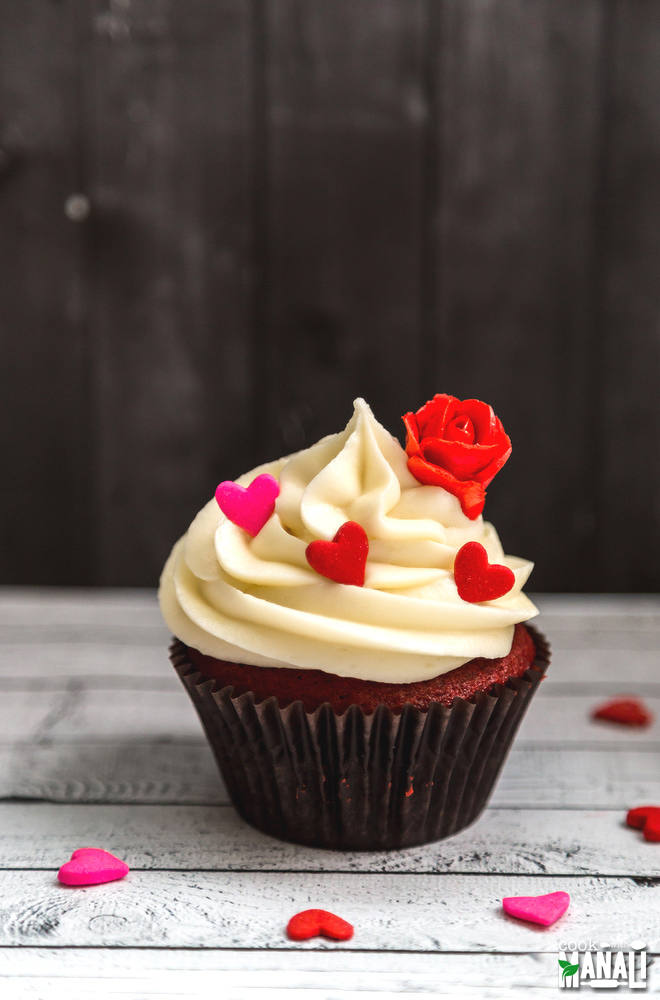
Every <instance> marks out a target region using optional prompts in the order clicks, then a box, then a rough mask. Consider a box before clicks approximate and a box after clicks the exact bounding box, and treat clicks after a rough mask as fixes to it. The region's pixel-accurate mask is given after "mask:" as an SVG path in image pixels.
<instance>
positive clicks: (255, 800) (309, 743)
mask: <svg viewBox="0 0 660 1000" xmlns="http://www.w3.org/2000/svg"><path fill="white" fill-rule="evenodd" d="M527 628H528V630H529V632H530V634H531V635H532V638H533V640H534V643H535V645H536V659H535V661H534V664H533V665H532V666H531V667H529V668H528V669H527V670H526V671H525V673H524V674H522V675H521V676H520V677H517V678H512V679H510V680H508V681H507V682H506V683H504V684H497V685H494V686H493V687H492V688H491V689H490V690H489V691H488V692H484V693H480V694H477V695H474V696H472V697H471V698H469V699H463V698H456V699H455V700H454V701H453V702H452V704H451V706H449V707H447V706H445V705H440V704H435V705H432V706H431V708H429V709H428V710H426V711H420V710H419V709H416V708H413V707H412V706H411V705H406V706H405V707H404V708H403V710H402V711H401V712H398V713H393V712H392V711H391V710H390V709H389V708H386V707H385V706H384V705H381V706H379V707H378V708H377V709H376V711H375V712H373V713H371V714H366V713H365V712H363V711H362V709H360V708H359V707H358V706H357V705H352V706H350V707H349V708H348V709H347V710H346V711H345V712H343V713H342V714H341V715H338V714H336V713H335V712H334V711H333V710H332V708H331V707H330V706H329V705H328V704H324V705H321V706H319V708H317V709H316V710H315V711H314V712H306V711H305V710H304V708H303V706H302V703H301V702H293V703H292V704H289V705H287V706H286V707H285V708H280V707H279V704H278V702H277V699H276V698H275V697H272V698H267V699H265V700H263V701H260V702H257V701H255V697H254V694H253V693H252V692H246V693H244V694H241V695H239V696H237V697H234V696H233V690H234V689H233V688H232V687H222V686H221V685H220V683H219V682H218V681H216V680H213V679H207V678H205V676H204V675H203V674H201V673H200V672H199V671H198V670H197V668H196V667H194V666H193V665H192V663H191V662H190V659H189V657H188V652H187V648H186V646H185V645H184V644H183V643H182V642H180V641H179V640H178V639H175V640H174V641H173V643H172V646H171V648H170V658H171V660H172V663H173V664H174V667H175V668H176V670H177V673H178V674H179V677H180V678H181V680H182V682H183V684H184V686H185V688H186V690H187V691H188V694H189V695H190V697H191V699H192V701H193V704H194V705H195V708H196V709H197V713H198V715H199V718H200V720H201V722H202V725H203V727H204V730H205V732H206V735H207V737H208V740H209V743H210V745H211V749H212V750H213V753H214V755H215V758H216V760H217V762H218V766H219V768H220V771H221V773H222V776H223V778H224V780H225V784H226V786H227V790H228V792H229V795H230V797H231V799H232V802H233V803H234V805H235V807H236V809H237V810H238V812H239V813H240V814H241V816H242V817H243V818H244V819H245V820H247V822H248V823H251V824H252V825H253V826H255V827H257V828H258V829H259V830H262V831H263V832H264V833H268V834H271V835H272V836H274V837H279V838H280V839H282V840H290V841H294V842H295V843H299V844H307V845H310V846H313V847H327V848H336V849H341V850H386V849H391V848H403V847H412V846H413V845H415V844H423V843H427V842H429V841H433V840H440V839H441V838H443V837H448V836H450V835H451V834H453V833H457V832H458V831H459V830H462V829H464V827H466V826H468V825H469V824H470V823H472V822H473V821H474V820H475V819H476V818H477V816H478V815H479V813H480V812H481V811H482V810H483V808H484V807H485V805H486V803H487V801H488V798H489V796H490V793H491V791H492V789H493V786H494V784H495V781H496V780H497V777H498V775H499V773H500V770H501V768H502V765H503V763H504V761H505V759H506V756H507V754H508V752H509V748H510V746H511V743H512V741H513V737H514V736H515V733H516V731H517V729H518V726H519V725H520V722H521V719H522V717H523V715H524V713H525V711H526V709H527V706H528V705H529V702H530V700H531V698H532V695H533V694H534V691H535V690H536V688H537V687H538V684H539V682H540V681H541V678H542V677H543V676H544V674H545V671H546V669H547V667H548V664H549V660H550V648H549V645H548V643H547V641H546V639H545V638H544V637H543V636H542V635H541V633H540V632H538V631H537V630H536V629H534V628H532V627H530V626H527Z"/></svg>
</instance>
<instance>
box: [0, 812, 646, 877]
mask: <svg viewBox="0 0 660 1000" xmlns="http://www.w3.org/2000/svg"><path fill="white" fill-rule="evenodd" d="M624 816H625V813H624V811H619V810H616V809H607V810H601V811H597V810H589V809H582V810H570V809H534V808H521V809H502V808H496V807H494V808H490V809H488V810H487V811H486V813H485V814H484V816H483V817H482V818H481V819H480V820H479V821H478V823H476V824H475V825H474V826H472V827H470V828H469V829H468V830H465V831H463V832H462V833H459V834H456V835H455V836H454V837H451V838H450V839H449V840H445V841H440V842H439V843H436V844H431V845H424V846H422V847H416V848H410V849H408V850H405V851H388V852H368V853H366V854H365V853H364V852H361V851H358V852H351V851H348V852H344V851H342V852H337V851H320V850H316V849H314V848H306V847H302V846H300V845H292V844H285V843H283V842H282V841H279V840H276V839H274V838H273V837H267V836H266V835H265V834H262V833H260V832H259V831H258V830H254V829H253V828H252V827H250V826H248V825H247V824H246V823H245V822H244V821H243V820H241V819H240V817H239V816H238V815H237V813H236V812H235V811H234V810H233V809H228V808H223V807H222V806H193V805H167V806H162V805H156V806H138V805H134V806H132V807H131V808H130V809H127V808H126V806H122V805H110V806H106V805H69V804H57V805H55V804H51V803H38V802H23V803H20V804H19V803H0V869H31V870H37V869H51V870H55V869H57V868H59V866H60V865H61V864H63V859H64V860H66V859H67V858H68V856H69V854H70V852H71V850H72V849H73V845H75V844H77V843H83V842H84V843H85V844H103V845H105V847H106V849H107V850H109V851H112V852H113V854H116V855H117V856H118V857H121V858H123V859H124V860H125V861H126V863H127V864H128V865H130V867H131V869H132V870H134V871H138V870H147V871H149V870H165V869H167V870H169V871H275V872H276V871H289V872H291V871H319V872H365V873H366V872H370V871H380V872H393V873H399V874H401V873H411V872H412V873H414V872H417V873H424V872H429V873H430V872H438V873H443V872H449V873H451V874H454V875H456V874H480V873H484V872H486V873H500V874H501V873H510V874H514V875H546V874H551V875H552V876H565V877H574V876H579V875H626V876H631V875H634V876H637V877H645V878H660V853H659V852H658V848H657V847H656V845H655V844H652V843H649V842H648V841H645V840H644V839H643V837H642V835H641V834H640V833H638V832H637V831H633V830H630V829H629V828H628V827H627V826H626V825H625V823H624Z"/></svg>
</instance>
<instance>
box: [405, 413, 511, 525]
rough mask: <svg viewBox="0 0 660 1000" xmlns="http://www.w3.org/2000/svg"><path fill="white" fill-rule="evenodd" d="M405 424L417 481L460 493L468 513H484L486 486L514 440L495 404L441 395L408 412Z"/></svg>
mask: <svg viewBox="0 0 660 1000" xmlns="http://www.w3.org/2000/svg"><path fill="white" fill-rule="evenodd" d="M403 422H404V424H405V425H406V451H407V452H408V468H409V469H410V471H411V472H412V474H413V476H414V477H415V479H417V480H419V482H420V483H424V484H425V485H429V486H442V487H443V489H445V490H447V491H448V492H449V493H453V495H454V496H455V497H458V499H459V501H460V504H461V507H462V509H463V513H464V514H466V515H467V517H469V518H471V519H472V520H474V519H475V518H476V517H479V514H481V512H482V510H483V509H484V503H485V501H486V487H487V486H488V484H489V483H490V481H491V479H493V477H494V476H495V474H496V473H497V472H499V470H500V469H501V468H502V466H503V465H504V463H505V462H506V460H507V458H508V457H509V455H510V454H511V441H510V440H509V438H508V436H507V434H506V431H505V430H504V427H503V426H502V422H501V421H500V420H499V419H498V418H497V417H496V416H495V414H494V412H493V408H492V406H489V405H488V403H482V402H481V400H479V399H456V397H455V396H447V395H446V394H445V393H436V395H435V396H434V397H433V399H431V400H429V402H428V403H425V404H424V406H422V407H420V409H419V410H417V412H416V413H406V414H405V415H404V417H403Z"/></svg>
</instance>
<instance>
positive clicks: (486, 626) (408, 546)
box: [159, 399, 537, 683]
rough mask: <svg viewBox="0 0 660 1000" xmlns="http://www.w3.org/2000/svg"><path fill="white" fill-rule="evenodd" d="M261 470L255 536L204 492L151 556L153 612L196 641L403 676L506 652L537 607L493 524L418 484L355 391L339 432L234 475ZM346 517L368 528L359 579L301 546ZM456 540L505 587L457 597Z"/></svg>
mask: <svg viewBox="0 0 660 1000" xmlns="http://www.w3.org/2000/svg"><path fill="white" fill-rule="evenodd" d="M264 472H267V473H270V474H271V475H272V476H275V478H276V479H278V480H279V484H280V495H279V497H278V499H277V502H276V506H275V511H274V513H273V514H272V516H271V517H270V519H269V520H268V522H267V523H266V524H265V526H264V527H263V528H262V530H261V531H260V532H259V534H258V535H257V536H256V538H251V537H250V536H249V535H247V534H246V532H244V531H243V530H242V529H241V528H239V527H237V526H236V525H235V524H233V523H232V522H231V521H229V520H228V519H227V518H226V517H225V516H224V515H223V514H222V513H221V511H220V509H219V508H218V505H217V503H216V501H215V499H213V500H210V501H209V502H208V504H207V505H206V506H205V507H203V508H202V510H201V511H200V512H199V514H198V515H197V517H196V518H195V520H194V521H193V522H192V524H191V525H190V528H189V529H188V532H187V533H186V534H185V535H184V536H183V538H181V539H180V540H179V541H178V542H177V543H176V545H175V546H174V548H173V550H172V553H171V555H170V557H169V559H168V560H167V563H166V565H165V568H164V570H163V574H162V576H161V581H160V592H159V598H160V604H161V609H162V612H163V616H164V618H165V621H166V622H167V624H168V626H169V627H170V629H171V630H172V632H173V633H174V634H175V635H176V636H178V637H179V638H180V639H181V640H182V641H183V642H185V643H187V644H188V645H189V646H192V647H194V648H196V649H198V650H200V651H201V652H202V653H206V654H208V655H211V656H214V657H217V658H219V659H224V660H230V661H232V662H238V663H250V664H254V665H256V666H280V667H281V666H285V667H297V668H303V669H320V670H325V671H327V672H329V673H334V674H339V675H341V676H345V677H360V678H364V679H366V680H371V681H387V682H394V683H408V682H412V681H420V680H427V679H429V678H431V677H436V676H437V675H438V674H442V673H445V672H446V671H448V670H453V669H454V668H455V667H458V666H460V665H461V664H462V663H466V662H467V661H468V660H471V659H473V658H474V657H477V656H485V657H497V656H504V655H506V654H507V653H508V652H509V650H510V649H511V642H512V638H513V626H514V624H515V623H516V622H522V621H526V620H527V619H529V618H531V617H533V616H534V615H535V614H537V610H536V608H535V607H534V605H533V604H532V602H531V601H530V600H528V598H527V597H525V595H524V594H523V593H522V592H521V588H522V586H523V585H524V583H525V581H526V580H527V577H528V576H529V574H530V572H531V570H532V565H533V564H532V563H530V562H526V561H525V560H523V559H518V558H516V557H515V556H505V555H504V553H503V552H502V547H501V545H500V541H499V538H498V536H497V532H496V531H495V529H494V528H493V526H492V525H491V524H488V523H487V522H484V521H483V520H482V518H481V517H479V518H477V519H476V520H474V521H471V520H469V519H468V518H467V517H466V516H465V515H464V514H463V512H462V511H461V507H460V504H459V502H458V500H457V499H456V498H455V497H454V496H452V495H451V494H450V493H447V492H446V491H445V490H443V489H441V488H440V487H437V486H422V485H420V484H419V483H418V482H417V480H416V479H415V478H414V477H413V476H412V475H411V473H410V472H409V471H408V467H407V464H406V453H405V451H404V450H403V448H402V447H401V445H400V444H399V442H398V441H397V440H396V438H394V437H393V436H392V435H391V434H390V433H389V432H388V431H387V430H386V429H385V428H384V427H382V426H381V424H379V423H378V421H377V420H376V419H375V417H374V415H373V413H372V412H371V410H370V409H369V407H368V405H367V404H366V403H365V402H364V400H362V399H358V400H356V402H355V410H354V413H353V416H352V418H351V420H350V422H349V423H348V425H347V427H346V429H345V430H344V431H342V432H341V433H340V434H331V435H329V436H328V437H325V438H323V439H322V440H321V441H319V442H318V444H315V445H314V446H313V447H311V448H308V449H306V450H304V451H300V452H297V453H296V454H295V455H290V456H289V457H287V458H283V459H279V460H278V461H276V462H272V463H269V464H267V465H263V466H261V467H259V468H258V469H254V470H253V471H252V472H248V473H246V474H245V475H244V476H242V477H241V478H240V479H239V480H238V482H239V483H240V484H241V485H243V486H245V485H248V484H249V483H251V482H252V480H253V479H254V478H255V477H256V476H257V475H259V474H260V473H264ZM345 521H357V522H358V523H359V524H361V525H362V526H363V528H364V529H365V531H366V533H367V535H368V537H369V558H368V560H367V567H366V579H365V585H364V587H354V586H347V585H343V584H337V583H333V582H332V581H330V580H327V579H325V578H324V577H322V576H319V575H318V574H317V573H316V572H315V571H314V570H313V569H312V568H311V567H310V566H309V564H308V563H307V560H306V558H305V549H306V547H307V544H308V543H309V542H310V541H312V540H313V539H315V538H323V539H331V538H332V537H333V536H334V534H335V533H336V531H337V529H338V528H339V527H340V526H341V525H342V524H343V523H344V522H345ZM468 541H478V542H481V544H482V545H483V546H484V547H485V548H486V551H487V552H488V557H489V559H490V560H491V561H494V562H498V563H504V565H506V566H509V567H510V568H511V569H512V570H513V572H514V574H515V585H514V587H513V589H512V590H511V591H510V592H509V593H508V594H506V595H505V596H504V597H501V598H499V599H498V600H496V601H488V602H485V603H483V604H468V603H466V602H465V601H462V600H461V598H460V597H459V596H458V593H457V591H456V585H455V583H454V577H453V573H452V567H453V563H454V558H455V556H456V553H457V551H458V550H459V549H460V547H461V546H462V545H464V544H465V542H468Z"/></svg>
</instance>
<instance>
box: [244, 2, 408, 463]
mask: <svg viewBox="0 0 660 1000" xmlns="http://www.w3.org/2000/svg"><path fill="white" fill-rule="evenodd" d="M265 8H266V13H267V16H266V21H265V25H264V29H265V37H266V44H267V51H266V53H265V74H266V86H265V97H266V122H265V155H266V159H267V171H268V176H267V179H266V184H267V189H266V203H265V211H266V217H265V219H264V220H263V223H264V227H265V246H264V253H265V260H264V267H265V287H264V295H265V302H264V306H263V314H262V320H263V330H262V342H263V349H264V352H265V356H264V360H267V362H268V364H267V368H265V370H263V372H262V374H263V382H264V385H263V388H264V392H265V398H266V400H267V401H268V412H269V413H270V414H271V420H270V421H269V422H268V423H267V424H265V425H264V436H263V439H262V442H261V448H262V449H263V454H264V455H266V454H270V455H276V454H283V453H285V452H287V451H294V450H296V449H298V448H302V447H304V446H305V445H306V444H310V443H312V442H313V441H315V440H317V438H318V437H320V436H321V435H322V434H328V433H331V432H334V431H337V430H340V429H341V427H343V425H344V424H345V423H346V422H347V421H348V418H349V417H350V415H351V412H352V405H351V403H352V400H353V399H354V398H355V397H356V396H365V397H366V398H367V399H369V400H371V401H373V403H374V405H375V407H376V411H377V415H378V416H379V417H380V419H382V420H383V421H385V422H387V424H388V425H389V426H390V428H391V429H392V431H393V432H394V433H397V434H401V431H402V424H401V414H402V413H404V412H405V410H406V409H408V408H409V407H410V405H411V401H412V404H414V403H415V401H416V400H417V399H419V366H420V345H419V338H418V332H419V325H420V251H421V224H422V215H423V211H424V205H423V190H422V168H423V155H424V135H425V124H426V104H425V94H424V91H423V82H424V80H423V54H424V37H425V20H424V5H423V3H422V2H421V0H407V2H406V3H401V2H400V0H381V2H379V3H373V2H372V0H336V2H334V3H332V4H328V3H327V2H326V0H312V2H309V0H274V2H269V3H266V4H265Z"/></svg>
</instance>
